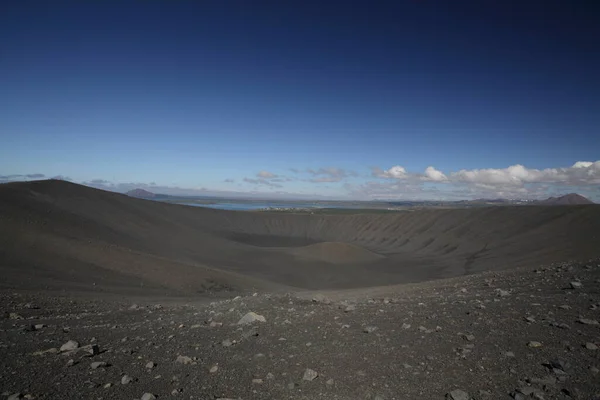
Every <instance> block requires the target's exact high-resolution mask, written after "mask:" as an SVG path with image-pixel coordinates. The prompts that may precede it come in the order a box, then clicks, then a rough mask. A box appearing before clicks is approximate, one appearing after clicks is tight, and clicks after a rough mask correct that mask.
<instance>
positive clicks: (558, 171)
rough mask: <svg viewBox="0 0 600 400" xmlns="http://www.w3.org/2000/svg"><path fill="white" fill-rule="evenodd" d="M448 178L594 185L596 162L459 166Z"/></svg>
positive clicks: (599, 172) (599, 171)
mask: <svg viewBox="0 0 600 400" xmlns="http://www.w3.org/2000/svg"><path fill="white" fill-rule="evenodd" d="M450 180H451V181H454V182H466V183H475V184H484V185H496V186H523V185H525V184H528V183H555V184H561V185H594V184H599V183H600V161H596V162H589V161H578V162H576V163H575V164H573V165H572V166H571V167H566V168H546V169H533V168H531V169H530V168H526V167H524V166H523V165H520V164H517V165H511V166H510V167H508V168H503V169H491V168H490V169H473V170H464V169H463V170H460V171H458V172H454V173H452V174H451V175H450Z"/></svg>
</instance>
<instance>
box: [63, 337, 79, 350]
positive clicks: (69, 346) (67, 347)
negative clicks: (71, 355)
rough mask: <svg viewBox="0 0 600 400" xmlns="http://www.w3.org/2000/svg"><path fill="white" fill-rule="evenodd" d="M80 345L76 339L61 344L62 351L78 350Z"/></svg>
mask: <svg viewBox="0 0 600 400" xmlns="http://www.w3.org/2000/svg"><path fill="white" fill-rule="evenodd" d="M78 347H79V343H77V342H76V341H74V340H69V341H68V342H67V343H65V344H63V345H62V346H60V351H61V352H65V351H73V350H76V349H77V348H78Z"/></svg>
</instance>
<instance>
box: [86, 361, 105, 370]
mask: <svg viewBox="0 0 600 400" xmlns="http://www.w3.org/2000/svg"><path fill="white" fill-rule="evenodd" d="M106 366H108V364H107V363H106V362H105V361H96V362H93V363H92V364H91V365H90V367H91V368H92V369H98V368H104V367H106Z"/></svg>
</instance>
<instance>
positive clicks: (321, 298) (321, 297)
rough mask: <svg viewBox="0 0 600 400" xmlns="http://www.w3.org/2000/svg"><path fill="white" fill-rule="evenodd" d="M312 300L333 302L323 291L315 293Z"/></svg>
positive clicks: (326, 302) (325, 302) (324, 302)
mask: <svg viewBox="0 0 600 400" xmlns="http://www.w3.org/2000/svg"><path fill="white" fill-rule="evenodd" d="M312 301H313V302H315V303H323V304H331V300H329V299H328V298H327V297H326V296H325V295H323V294H321V293H317V294H315V295H314V296H313V298H312Z"/></svg>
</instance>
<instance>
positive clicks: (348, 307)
mask: <svg viewBox="0 0 600 400" xmlns="http://www.w3.org/2000/svg"><path fill="white" fill-rule="evenodd" d="M354 310H356V306H355V305H354V304H350V305H349V306H347V307H346V308H345V309H344V312H350V311H354Z"/></svg>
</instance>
